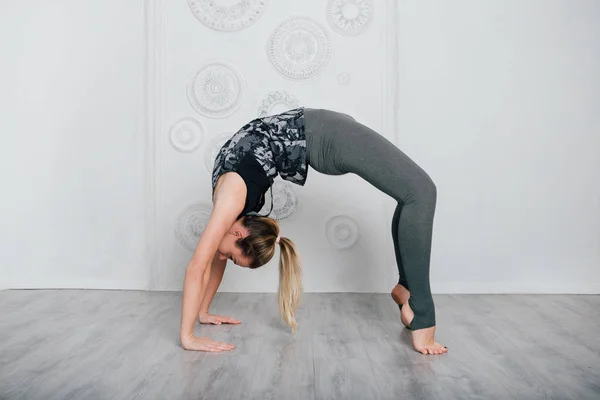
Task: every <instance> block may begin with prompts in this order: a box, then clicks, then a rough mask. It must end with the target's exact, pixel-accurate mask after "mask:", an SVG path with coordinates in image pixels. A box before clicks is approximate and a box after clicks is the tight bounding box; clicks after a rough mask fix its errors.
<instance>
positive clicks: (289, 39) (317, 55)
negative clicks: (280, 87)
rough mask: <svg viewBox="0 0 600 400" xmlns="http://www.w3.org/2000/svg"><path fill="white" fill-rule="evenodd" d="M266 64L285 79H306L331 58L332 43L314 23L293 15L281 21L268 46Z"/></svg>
mask: <svg viewBox="0 0 600 400" xmlns="http://www.w3.org/2000/svg"><path fill="white" fill-rule="evenodd" d="M267 54H268V56H269V61H270V62H271V64H272V65H273V67H274V68H275V70H276V71H277V72H279V73H280V74H281V75H283V76H284V77H286V78H288V79H292V80H307V79H311V78H314V77H315V76H317V75H319V74H320V73H321V72H322V71H323V69H325V66H326V65H327V63H328V62H329V59H330V57H331V44H330V43H329V37H328V36H327V32H326V31H325V29H323V27H322V26H321V25H320V24H319V23H318V22H317V21H315V20H313V19H311V18H307V17H301V16H294V17H291V18H289V19H287V20H285V21H283V22H282V23H281V24H280V25H279V26H278V27H277V28H276V29H275V31H274V32H273V33H272V34H271V36H270V38H269V41H268V43H267Z"/></svg>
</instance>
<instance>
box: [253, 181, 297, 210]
mask: <svg viewBox="0 0 600 400" xmlns="http://www.w3.org/2000/svg"><path fill="white" fill-rule="evenodd" d="M269 190H272V191H273V211H272V212H271V215H269V217H271V218H273V219H276V220H282V219H286V218H288V217H289V216H290V215H292V214H293V213H294V212H296V209H297V208H298V198H297V197H296V192H295V191H294V189H293V188H292V183H290V182H286V181H283V180H276V181H275V182H274V183H273V186H272V188H271V189H269ZM270 209H271V194H270V193H269V191H267V193H265V205H264V206H263V207H262V208H261V209H260V211H259V212H258V213H259V214H260V215H265V214H266V213H268V212H269V210H270Z"/></svg>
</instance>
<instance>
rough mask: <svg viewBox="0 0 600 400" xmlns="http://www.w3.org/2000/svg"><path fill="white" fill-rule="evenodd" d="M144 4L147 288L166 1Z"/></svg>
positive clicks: (154, 253)
mask: <svg viewBox="0 0 600 400" xmlns="http://www.w3.org/2000/svg"><path fill="white" fill-rule="evenodd" d="M144 7H145V13H144V16H145V24H144V27H145V44H146V57H145V78H146V79H145V102H144V104H145V112H144V117H145V130H146V135H145V137H146V142H145V143H146V149H145V153H146V159H145V181H146V224H145V225H146V229H145V232H146V257H145V259H146V261H147V265H148V268H150V274H149V282H147V288H149V289H152V287H153V286H154V284H155V283H156V278H157V274H158V271H157V262H158V260H159V259H160V253H159V252H160V246H157V244H158V238H157V230H156V222H157V218H158V215H157V213H158V207H157V204H158V201H159V199H158V193H160V190H159V189H160V182H159V180H158V176H159V174H158V173H157V168H158V164H157V160H160V157H159V154H158V152H160V151H161V148H162V147H161V146H157V145H156V144H157V139H158V137H159V136H160V133H161V132H162V108H163V107H162V85H163V83H162V74H163V70H164V29H165V27H164V2H163V0H148V1H146V2H144Z"/></svg>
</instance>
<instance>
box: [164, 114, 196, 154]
mask: <svg viewBox="0 0 600 400" xmlns="http://www.w3.org/2000/svg"><path fill="white" fill-rule="evenodd" d="M203 136H204V129H203V128H202V125H201V124H200V122H198V121H197V120H195V119H194V118H182V119H180V120H179V121H177V122H176V123H175V124H174V125H173V126H172V127H171V130H170V131H169V139H170V141H171V145H173V147H174V148H175V150H177V151H179V152H181V153H191V152H193V151H194V150H196V149H197V148H198V146H200V143H202V137H203Z"/></svg>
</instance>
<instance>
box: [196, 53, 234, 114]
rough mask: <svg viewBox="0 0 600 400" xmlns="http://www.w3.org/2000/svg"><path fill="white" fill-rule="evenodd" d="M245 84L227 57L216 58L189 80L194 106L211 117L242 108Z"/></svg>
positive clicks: (231, 112)
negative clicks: (224, 58)
mask: <svg viewBox="0 0 600 400" xmlns="http://www.w3.org/2000/svg"><path fill="white" fill-rule="evenodd" d="M244 92H245V83H244V80H243V78H242V75H241V74H240V73H239V71H238V70H237V69H236V68H235V66H234V65H233V64H232V63H231V62H229V61H227V60H212V61H209V62H207V63H206V64H204V65H203V66H201V67H200V68H199V69H198V70H197V71H196V72H194V73H193V74H192V75H191V76H190V78H189V79H188V82H187V97H188V101H189V102H190V105H191V106H192V107H193V108H194V110H196V111H197V112H199V113H200V114H202V115H204V116H206V117H209V118H224V117H227V116H229V115H231V114H233V113H234V112H236V111H237V110H238V108H240V106H241V105H242V99H243V98H244Z"/></svg>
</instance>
